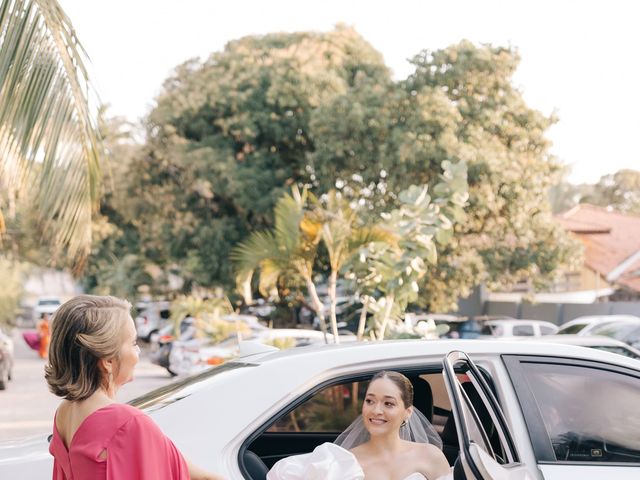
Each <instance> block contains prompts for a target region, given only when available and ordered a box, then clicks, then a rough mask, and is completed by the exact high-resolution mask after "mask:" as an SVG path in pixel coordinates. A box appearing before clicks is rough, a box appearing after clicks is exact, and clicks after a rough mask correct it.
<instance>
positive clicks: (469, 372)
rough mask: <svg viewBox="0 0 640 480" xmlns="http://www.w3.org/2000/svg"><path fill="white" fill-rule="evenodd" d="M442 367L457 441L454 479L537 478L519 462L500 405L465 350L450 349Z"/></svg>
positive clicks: (510, 479) (514, 479) (496, 479)
mask: <svg viewBox="0 0 640 480" xmlns="http://www.w3.org/2000/svg"><path fill="white" fill-rule="evenodd" d="M443 367H444V368H443V375H444V379H445V385H446V387H447V392H448V394H449V399H450V401H451V407H452V413H453V417H454V421H455V424H456V427H457V428H456V430H457V435H458V443H459V445H460V454H459V456H458V459H457V460H456V462H455V464H454V473H453V478H454V480H528V479H534V478H537V477H536V476H533V475H532V474H531V472H530V471H529V469H528V468H527V466H526V465H524V464H523V463H521V462H520V457H519V455H518V452H517V450H516V447H515V443H514V440H513V435H512V434H511V432H510V430H509V426H508V425H507V422H506V420H505V417H504V414H503V413H502V410H501V408H500V405H499V404H498V401H497V400H496V397H495V396H494V394H493V392H492V390H491V388H490V387H489V385H488V383H487V382H486V380H485V378H484V377H483V374H482V373H481V372H480V370H479V369H478V368H477V367H476V366H475V364H474V363H473V362H472V361H471V359H470V358H469V357H468V356H467V354H466V353H464V352H460V351H453V352H450V353H449V354H447V356H446V357H445V359H444V361H443Z"/></svg>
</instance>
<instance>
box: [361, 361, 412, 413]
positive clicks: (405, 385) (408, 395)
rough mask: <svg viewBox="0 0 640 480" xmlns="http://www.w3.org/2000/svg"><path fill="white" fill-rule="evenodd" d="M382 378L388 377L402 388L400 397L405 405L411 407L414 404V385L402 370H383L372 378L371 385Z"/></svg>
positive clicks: (399, 388)
mask: <svg viewBox="0 0 640 480" xmlns="http://www.w3.org/2000/svg"><path fill="white" fill-rule="evenodd" d="M380 378H387V379H389V380H391V381H392V382H393V383H394V384H395V385H396V387H398V390H400V398H401V399H402V403H404V406H405V407H410V406H411V405H413V385H412V384H411V381H410V380H409V379H408V378H407V377H405V376H404V375H403V374H401V373H400V372H396V371H393V370H383V371H381V372H378V373H376V374H375V375H374V376H373V377H372V378H371V381H370V382H369V385H371V384H372V383H373V382H375V381H376V380H378V379H380Z"/></svg>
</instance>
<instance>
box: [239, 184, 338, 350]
mask: <svg viewBox="0 0 640 480" xmlns="http://www.w3.org/2000/svg"><path fill="white" fill-rule="evenodd" d="M310 195H311V194H310V193H309V192H308V191H307V190H306V189H305V190H303V191H302V192H300V190H298V188H297V187H295V186H294V187H293V188H292V194H291V195H288V194H285V195H284V196H283V197H281V198H280V199H279V200H278V202H277V203H276V206H275V209H274V216H275V225H274V228H273V229H271V230H266V231H259V232H253V233H252V234H251V235H250V236H249V238H247V239H246V240H245V241H243V242H241V243H240V244H238V245H237V246H236V247H235V248H234V249H233V250H232V253H231V260H232V261H233V262H235V265H236V272H237V277H236V279H237V283H238V287H239V290H240V291H241V292H242V294H243V296H244V300H245V303H247V304H248V305H250V304H251V303H252V298H251V288H250V285H251V279H252V277H253V273H254V272H255V271H256V270H259V280H258V288H259V290H260V293H261V294H262V295H263V296H264V297H274V298H277V297H278V296H279V295H278V290H279V286H281V285H283V284H288V285H297V284H302V285H304V286H306V288H307V291H308V293H309V296H310V297H311V303H312V306H313V308H314V310H315V313H316V315H317V316H318V318H319V319H320V327H321V329H322V332H323V333H325V340H326V338H327V337H326V333H327V326H326V320H325V317H324V312H323V305H322V302H321V301H320V298H319V297H318V293H317V291H316V286H315V283H314V279H313V264H314V262H315V259H316V254H317V250H318V243H319V242H320V238H321V228H322V224H321V222H320V221H319V220H318V219H317V218H315V215H313V214H312V213H311V212H309V211H307V210H306V209H305V206H306V204H307V201H308V198H309V196H310Z"/></svg>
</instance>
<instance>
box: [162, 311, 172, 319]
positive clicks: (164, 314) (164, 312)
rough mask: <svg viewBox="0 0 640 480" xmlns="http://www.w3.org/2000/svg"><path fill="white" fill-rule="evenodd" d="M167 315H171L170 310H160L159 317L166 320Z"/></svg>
mask: <svg viewBox="0 0 640 480" xmlns="http://www.w3.org/2000/svg"><path fill="white" fill-rule="evenodd" d="M169 317H171V312H170V311H169V310H160V318H162V319H163V320H168V319H169Z"/></svg>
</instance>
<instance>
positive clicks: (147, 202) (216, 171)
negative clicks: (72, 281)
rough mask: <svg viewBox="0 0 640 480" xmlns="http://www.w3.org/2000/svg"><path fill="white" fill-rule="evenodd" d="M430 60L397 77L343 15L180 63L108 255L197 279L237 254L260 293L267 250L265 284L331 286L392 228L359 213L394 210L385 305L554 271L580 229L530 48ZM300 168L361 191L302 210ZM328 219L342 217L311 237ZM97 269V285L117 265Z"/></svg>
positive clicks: (378, 298)
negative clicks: (559, 188)
mask: <svg viewBox="0 0 640 480" xmlns="http://www.w3.org/2000/svg"><path fill="white" fill-rule="evenodd" d="M412 62H413V64H414V66H415V72H414V73H413V74H412V75H410V76H409V78H407V79H406V80H403V81H400V82H394V81H393V80H392V78H391V76H390V73H389V71H388V69H387V68H386V67H385V65H384V63H383V61H382V58H381V56H380V55H379V54H378V53H377V52H375V50H373V48H372V47H371V46H370V45H369V44H368V43H367V42H366V41H365V40H364V39H362V38H361V37H360V36H359V35H358V34H357V33H355V32H354V31H353V30H351V29H349V28H345V27H342V26H339V27H337V28H336V29H335V30H333V31H331V32H328V33H296V34H271V35H266V36H260V37H245V38H242V39H239V40H236V41H233V42H230V43H229V44H228V45H227V46H226V47H225V49H224V50H223V51H221V52H216V53H214V54H213V55H212V56H211V57H210V58H209V59H208V60H206V61H205V62H199V61H196V60H191V61H188V62H186V63H184V64H183V65H181V66H179V67H178V68H177V69H176V70H175V72H174V74H173V76H172V77H171V78H169V79H168V80H167V81H166V82H165V85H164V88H163V91H162V93H161V94H160V95H159V97H158V98H157V106H156V107H155V108H154V110H153V111H152V112H151V114H150V115H149V117H148V119H147V122H146V127H147V140H146V144H145V145H144V147H143V148H142V149H139V150H137V151H135V152H133V153H132V155H131V157H130V158H131V161H125V162H124V163H126V168H125V169H124V172H125V174H124V176H123V180H122V185H123V187H122V189H123V193H122V195H124V198H125V201H124V202H122V204H120V205H117V204H116V203H117V202H116V200H115V198H114V199H113V200H112V201H111V200H109V201H107V202H105V203H106V205H107V206H108V205H109V204H112V205H113V210H112V211H107V206H105V207H103V211H102V213H103V215H105V216H106V217H107V218H108V222H107V223H108V225H107V226H109V231H108V232H107V234H106V236H104V237H103V238H104V241H103V242H101V243H99V244H98V245H96V247H97V249H98V251H97V257H98V258H100V259H102V260H101V261H102V263H101V264H99V265H100V266H99V269H102V268H109V267H107V266H106V265H105V262H106V261H108V260H109V259H111V258H112V257H111V256H113V255H114V252H117V254H116V257H117V258H118V259H121V260H120V261H119V262H120V263H124V264H126V268H124V267H123V269H121V270H122V271H124V270H128V271H129V272H130V273H131V274H130V278H131V279H132V281H131V285H132V286H133V285H134V284H139V283H140V282H142V281H153V283H154V284H157V283H158V279H161V278H167V276H168V274H169V273H171V272H172V273H175V274H177V275H178V276H180V277H181V278H182V279H184V284H183V285H182V290H183V291H188V290H189V289H190V288H191V287H192V286H194V285H203V286H213V285H222V286H226V287H231V286H232V285H233V280H234V279H235V272H233V271H232V264H231V263H230V262H229V258H230V257H233V258H234V259H235V261H236V265H237V266H238V267H239V271H240V274H241V275H240V277H239V278H238V279H239V281H240V282H241V283H242V284H243V285H244V287H245V290H244V292H245V293H246V294H248V293H249V291H250V289H247V288H246V287H247V286H248V285H250V283H248V282H250V278H251V277H250V275H249V274H250V273H251V272H252V271H253V270H254V269H256V268H258V269H259V270H260V280H259V288H260V290H261V291H262V292H263V294H264V295H268V294H273V293H274V292H276V291H277V292H278V296H279V297H280V298H284V297H285V296H287V290H288V291H289V293H290V289H293V290H296V289H298V288H300V287H302V286H303V285H304V286H306V287H307V289H308V290H309V292H310V294H311V295H312V296H313V293H312V291H313V290H314V289H315V286H314V284H313V278H312V276H311V272H312V271H314V269H315V271H327V272H330V273H329V275H330V276H333V279H334V280H335V279H336V278H337V275H339V274H342V273H344V272H345V271H346V270H348V269H349V268H351V267H349V268H347V267H345V265H346V264H348V263H349V261H350V260H348V259H350V258H352V252H353V250H354V249H357V246H356V244H357V243H358V242H361V243H372V244H376V243H378V242H363V241H362V240H363V239H362V238H359V233H358V232H359V229H362V228H369V227H371V226H378V225H377V224H378V221H379V218H380V214H381V213H384V212H387V213H388V214H389V217H388V218H386V219H385V220H384V222H385V223H387V224H389V225H390V224H393V225H394V229H395V230H394V231H393V232H392V233H393V234H395V235H396V241H395V244H394V242H391V243H389V242H382V243H380V245H386V246H384V247H380V248H379V250H375V248H372V250H371V252H374V251H375V252H376V253H375V255H376V256H375V262H377V263H376V266H375V269H374V270H375V271H376V274H375V275H374V274H372V272H369V273H370V275H364V276H363V277H362V278H365V279H367V280H366V281H365V283H364V284H360V285H359V286H358V288H359V289H361V291H362V292H364V291H366V288H365V285H366V284H367V282H372V283H371V285H374V284H376V286H375V288H373V287H371V288H370V289H369V291H368V294H367V298H369V299H370V300H371V304H370V305H369V306H368V307H367V308H370V309H371V311H374V313H375V312H378V313H377V315H378V316H380V315H382V317H383V318H388V317H390V316H391V317H392V316H394V315H395V316H399V315H400V314H401V313H402V311H403V310H404V308H405V306H406V304H408V303H410V302H411V303H417V304H418V305H419V306H422V307H424V308H426V309H429V310H432V311H437V310H440V311H446V310H451V309H454V308H455V304H456V300H457V298H458V297H459V296H460V295H465V294H467V293H469V292H470V289H471V288H472V287H473V286H475V285H477V284H478V283H480V282H487V283H489V284H490V285H492V286H504V285H509V284H510V283H513V282H515V281H518V280H520V279H522V278H530V279H531V283H532V286H534V287H540V286H543V285H544V284H545V283H547V282H549V281H550V280H552V278H553V276H554V274H555V272H556V270H557V269H558V267H562V266H563V265H566V264H568V263H570V262H571V261H572V259H573V254H572V251H573V244H572V243H571V242H570V241H569V240H568V239H567V237H566V236H565V235H564V232H562V230H561V229H560V228H559V227H557V226H555V225H554V224H553V222H552V221H551V211H550V207H549V202H548V200H547V192H548V189H549V187H550V186H552V185H554V184H556V183H557V180H558V178H559V176H560V174H561V173H562V172H561V169H560V167H559V165H558V164H557V162H556V161H555V159H554V158H552V157H551V156H550V155H549V153H548V147H549V142H548V140H547V139H546V137H545V132H546V130H547V128H548V127H549V126H550V125H551V124H552V123H553V121H554V119H553V118H546V117H545V116H543V115H542V114H541V113H540V112H537V111H535V110H533V109H531V108H529V107H528V106H527V105H526V103H525V102H524V99H523V98H522V95H521V93H520V92H519V91H518V90H517V89H516V88H515V87H514V86H513V85H512V75H513V73H514V71H515V69H516V68H517V65H518V62H519V57H518V54H517V52H515V51H514V50H512V49H509V48H500V47H492V46H476V45H473V44H471V43H470V42H466V41H463V42H460V43H459V44H457V45H453V46H451V47H448V48H446V49H443V50H437V51H428V50H425V51H423V52H421V53H420V54H419V55H417V56H416V57H414V59H413V60H412ZM456 169H465V171H464V175H462V173H463V172H462V171H457V170H456ZM463 177H464V180H463ZM467 182H468V199H467V197H466V195H467V193H465V192H466V191H467V189H466V185H467ZM463 184H464V186H463ZM295 185H305V186H307V187H308V188H309V189H313V190H314V191H317V192H318V197H319V198H321V199H322V198H325V197H323V194H325V193H327V192H330V191H331V190H333V189H336V192H334V193H330V194H329V195H328V196H327V197H326V198H328V199H331V198H332V197H331V195H333V196H334V197H335V198H338V196H339V197H340V198H341V199H342V200H341V202H342V203H343V205H342V206H337V209H333V208H332V207H330V206H328V204H327V205H324V206H323V207H322V208H319V209H317V208H311V207H310V206H308V205H305V206H304V207H302V208H301V207H300V206H297V207H296V208H298V210H296V211H295V212H294V211H293V210H291V209H289V210H288V209H287V206H286V205H284V204H281V203H279V202H280V200H279V199H281V198H282V197H283V194H284V193H285V192H287V191H290V188H291V187H292V186H295ZM410 185H414V187H413V188H409V187H410ZM400 192H403V193H402V194H400ZM288 201H289V203H291V200H288ZM354 202H355V203H354ZM465 202H466V205H467V206H466V208H465V212H466V215H463V214H462V205H463V204H465ZM289 206H290V207H293V205H289ZM346 207H348V208H352V209H354V210H355V209H357V221H356V222H352V218H351V217H350V215H351V213H350V212H349V211H348V209H347V208H346ZM323 208H324V209H325V212H324V213H322V209H323ZM279 211H280V212H284V213H278V212H279ZM274 212H275V214H274ZM328 212H329V213H328ZM323 215H324V217H323ZM323 222H324V223H323ZM319 223H323V224H324V225H325V228H324V231H323V232H322V233H321V234H320V233H318V232H316V233H314V234H312V235H311V237H310V238H313V241H309V240H305V241H301V238H302V236H303V235H309V234H310V232H309V231H307V230H309V229H311V230H313V229H316V227H317V224H319ZM320 235H321V236H322V238H324V240H325V242H324V244H323V248H324V247H326V253H327V254H326V257H325V256H323V255H322V253H323V252H324V250H322V251H321V252H320V253H321V255H317V253H318V251H317V247H318V244H317V242H318V240H319V238H320ZM347 238H349V239H350V240H348V241H347V240H345V239H347ZM239 242H240V246H239V247H238V249H235V250H234V248H233V247H234V245H235V244H237V243H239ZM353 242H355V243H353ZM127 255H133V257H129V256H127ZM366 256H367V255H365V257H366ZM125 258H126V259H127V262H124V259H125ZM369 258H370V259H371V258H373V257H369ZM372 261H373V260H372ZM112 263H113V262H112ZM96 264H98V262H97V261H96ZM110 265H111V264H110ZM366 265H369V263H366ZM110 268H112V269H116V270H118V269H117V268H116V267H115V266H114V267H110ZM367 268H368V267H367ZM356 270H357V269H354V271H353V272H352V273H353V274H354V275H355V276H356V277H358V275H359V274H360V272H358V271H356ZM397 272H404V273H400V274H397ZM92 275H93V280H92V281H93V284H94V285H98V283H99V282H103V283H104V282H107V283H108V282H109V281H111V280H105V275H102V274H101V275H98V273H97V272H93V274H92ZM145 275H146V276H147V277H149V276H150V277H152V278H151V279H149V278H144V277H145ZM107 278H119V277H118V275H116V274H112V275H110V276H109V275H107ZM374 279H378V280H376V281H377V283H376V282H374ZM381 279H385V280H384V281H383V280H381ZM127 288H129V287H127ZM390 296H391V297H390ZM383 298H384V299H385V301H388V300H389V299H390V298H393V301H388V302H387V303H386V304H384V307H383V305H382V304H381V303H380V302H382V299H383ZM312 301H313V303H314V308H316V309H317V310H318V311H320V310H321V305H319V300H317V299H312ZM365 316H366V315H365Z"/></svg>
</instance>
